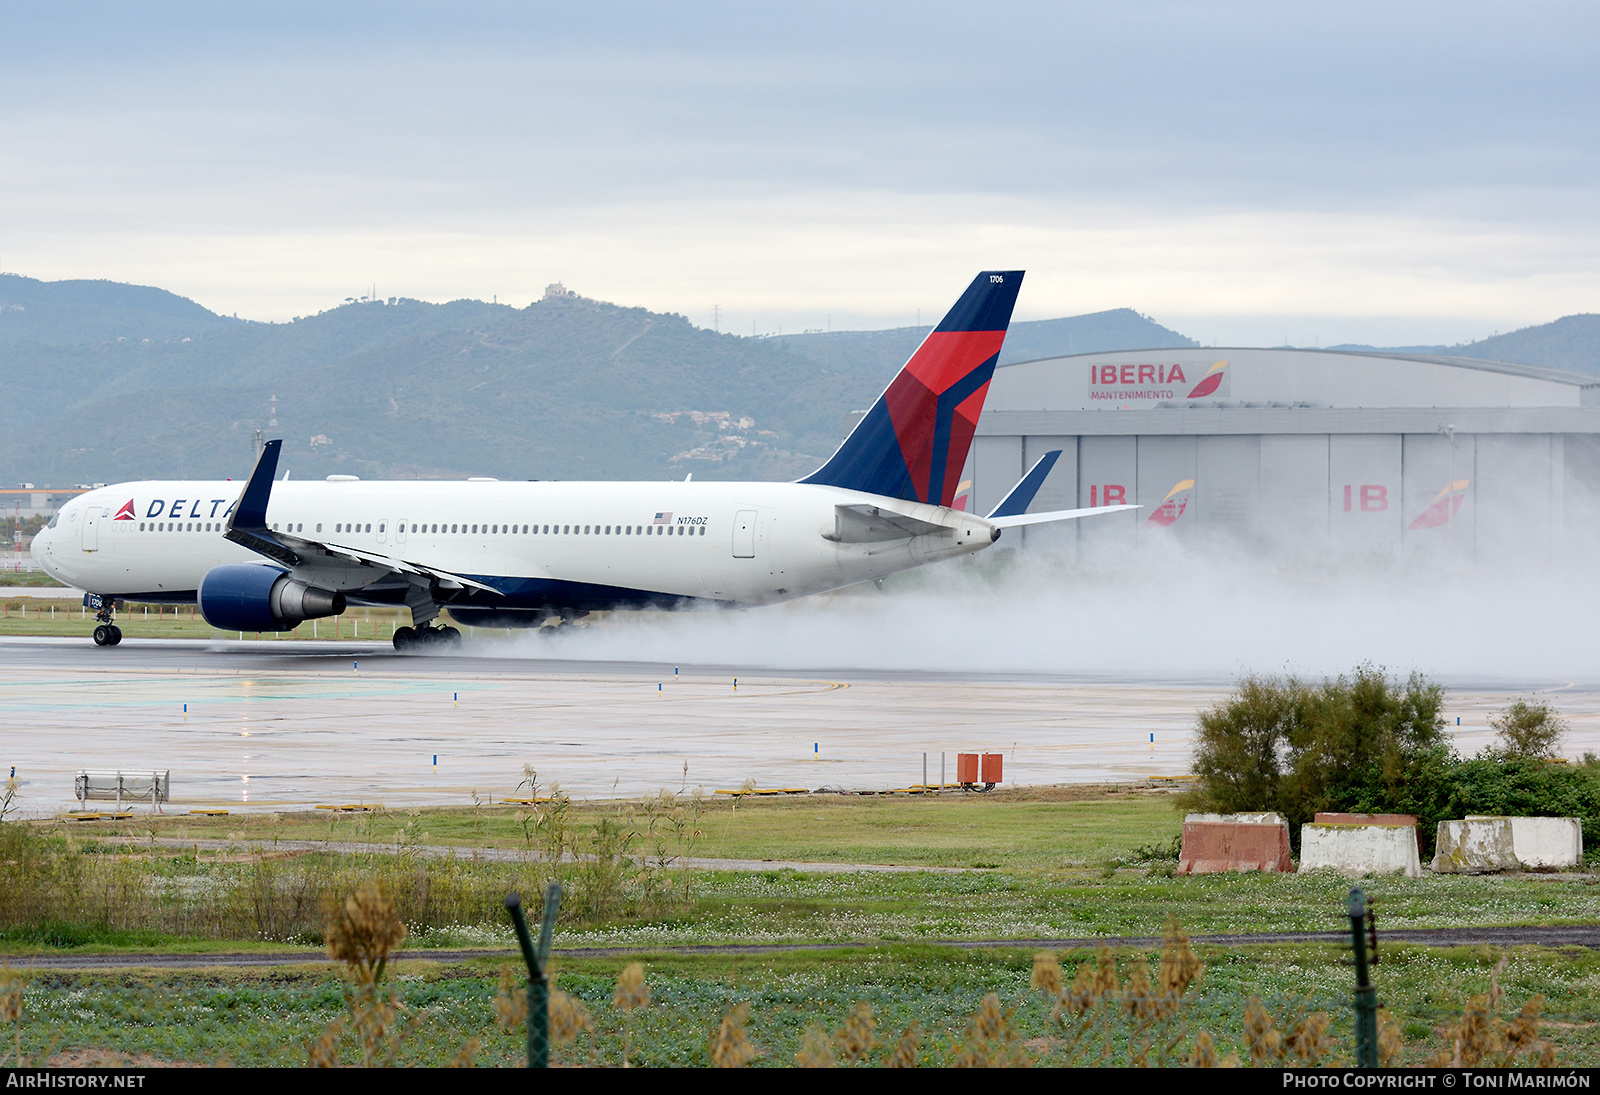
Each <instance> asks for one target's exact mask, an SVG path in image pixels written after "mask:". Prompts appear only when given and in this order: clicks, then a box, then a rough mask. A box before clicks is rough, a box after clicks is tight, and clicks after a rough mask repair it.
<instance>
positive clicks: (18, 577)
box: [0, 570, 67, 589]
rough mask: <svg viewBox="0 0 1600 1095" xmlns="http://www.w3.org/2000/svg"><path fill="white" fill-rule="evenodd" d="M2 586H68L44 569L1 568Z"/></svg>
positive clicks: (64, 587)
mask: <svg viewBox="0 0 1600 1095" xmlns="http://www.w3.org/2000/svg"><path fill="white" fill-rule="evenodd" d="M0 586H32V587H36V588H38V587H44V588H51V589H66V588H67V587H66V586H64V585H62V584H61V583H60V582H58V581H56V580H55V579H54V578H52V577H50V575H48V574H46V573H45V572H44V571H42V570H0Z"/></svg>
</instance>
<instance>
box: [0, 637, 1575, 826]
mask: <svg viewBox="0 0 1600 1095" xmlns="http://www.w3.org/2000/svg"><path fill="white" fill-rule="evenodd" d="M735 679H737V687H736V686H735ZM1231 683H1232V682H1231V681H1230V680H1228V679H1221V678H1219V679H1211V680H1158V679H1131V678H1110V677H1095V678H1091V677H1069V676H1059V675H1053V676H1044V675H1033V676H1030V675H1004V674H995V673H965V674H960V673H954V674H953V673H915V672H905V671H880V670H864V669H863V670H852V669H844V668H841V669H836V670H820V671H819V670H806V671H803V672H802V671H795V672H786V671H782V670H774V669H771V668H763V669H758V670H749V671H748V673H747V672H746V671H743V670H741V668H740V667H738V666H730V665H720V666H707V665H700V666H690V665H685V666H677V667H674V666H666V665H656V664H647V663H637V662H631V663H624V662H602V661H581V662H580V661H558V660H551V659H544V658H537V657H500V656H495V648H493V647H492V646H487V647H484V648H481V649H480V651H479V652H478V653H477V654H476V655H475V656H471V655H469V656H456V657H426V658H424V657H398V656H396V655H394V654H393V653H392V651H391V650H390V648H389V647H388V645H387V644H367V643H348V644H342V645H335V644H330V643H327V642H321V643H314V644H313V643H290V642H260V643H256V642H243V643H238V642H225V643H203V642H188V641H180V640H144V641H139V640H128V641H126V642H124V643H123V645H122V646H121V647H119V648H116V649H114V650H102V649H98V648H96V647H94V646H92V645H91V644H89V643H87V642H86V641H84V640H81V639H72V640H67V639H6V640H0V728H3V729H0V765H3V766H4V767H0V774H3V773H4V771H5V770H6V768H9V767H10V766H13V765H14V766H15V770H16V776H17V779H18V782H19V791H18V795H17V805H18V807H20V808H21V810H22V811H23V812H24V813H27V814H35V815H37V814H48V813H51V812H54V811H57V810H60V809H63V808H66V807H69V806H71V805H72V804H73V800H72V784H73V775H74V774H75V773H76V772H77V770H78V769H80V768H88V769H91V770H111V769H117V768H121V769H123V770H125V771H146V772H148V771H150V770H152V769H157V770H170V771H171V773H172V787H173V798H174V802H173V805H172V806H170V807H169V808H168V809H169V810H172V809H188V808H193V807H200V806H222V807H226V808H229V809H232V810H238V809H284V808H305V807H309V806H314V805H321V804H337V803H350V802H382V803H385V804H387V805H390V806H403V805H420V804H469V803H471V802H472V801H473V798H474V796H477V797H478V798H480V799H484V800H498V799H500V798H503V797H508V796H511V795H513V794H514V793H515V792H516V789H517V785H518V783H519V782H520V781H521V780H522V779H523V768H524V766H525V765H531V766H532V767H533V768H534V769H535V770H536V771H537V772H538V777H539V780H540V781H541V783H547V782H548V781H551V780H556V781H559V782H560V784H561V786H562V787H563V788H564V789H566V790H567V791H568V792H569V793H571V794H573V795H574V796H577V797H584V798H589V797H611V796H621V795H639V794H648V793H654V792H655V791H657V790H659V789H662V788H666V789H669V790H673V791H680V790H686V789H687V790H692V789H694V788H695V787H702V788H704V789H705V790H706V791H708V792H710V791H713V790H716V789H719V788H737V787H739V786H740V785H741V784H742V783H744V782H745V781H746V780H753V781H754V783H755V785H756V786H758V787H807V788H817V787H824V786H827V787H838V788H845V789H852V790H880V789H886V788H894V787H904V786H907V785H908V784H912V783H920V782H921V780H922V755H923V753H924V752H927V753H928V754H929V771H928V775H929V777H930V779H931V780H937V779H938V778H939V755H940V753H941V752H943V753H945V754H946V758H947V760H946V763H947V770H946V774H947V777H948V778H950V779H954V776H955V754H956V753H957V752H972V751H982V752H999V753H1002V754H1003V755H1004V758H1005V782H1006V783H1013V784H1017V783H1020V784H1048V783H1082V782H1107V781H1126V780H1137V779H1143V778H1147V777H1149V776H1152V775H1177V774H1180V773H1182V772H1184V771H1185V770H1186V769H1187V767H1188V760H1189V753H1190V749H1191V744H1192V737H1191V735H1192V730H1193V725H1194V719H1195V714H1196V712H1197V711H1198V710H1200V709H1202V708H1204V707H1206V706H1208V705H1210V704H1212V703H1214V702H1216V701H1217V700H1219V699H1221V698H1223V697H1224V696H1225V695H1226V694H1227V693H1228V691H1229V688H1230V686H1231ZM1446 683H1447V684H1449V685H1450V686H1451V691H1450V705H1449V713H1450V719H1451V722H1452V724H1453V723H1454V721H1455V719H1456V718H1458V717H1459V718H1460V719H1461V729H1460V731H1459V732H1458V734H1459V747H1460V748H1461V749H1462V751H1463V752H1468V753H1470V752H1474V751H1476V750H1477V749H1478V748H1480V747H1481V746H1482V745H1483V744H1485V743H1487V742H1488V740H1489V737H1490V731H1489V729H1488V727H1487V718H1488V716H1489V715H1490V714H1491V713H1492V712H1493V711H1495V710H1497V709H1498V708H1499V707H1502V706H1503V705H1504V704H1505V702H1506V701H1507V699H1508V698H1509V697H1510V696H1513V695H1519V694H1528V693H1530V692H1535V691H1548V690H1553V691H1551V693H1550V695H1549V697H1548V698H1550V699H1551V700H1552V701H1553V702H1555V704H1556V705H1557V706H1558V707H1559V708H1560V709H1561V710H1562V712H1563V714H1564V715H1565V716H1566V717H1567V718H1568V719H1569V720H1570V721H1571V722H1572V724H1573V733H1572V735H1571V736H1570V738H1569V740H1568V743H1567V751H1568V752H1569V753H1571V754H1573V755H1577V754H1579V753H1581V752H1583V751H1585V750H1597V751H1600V684H1580V683H1577V682H1569V681H1561V680H1545V681H1463V682H1448V681H1447V682H1446ZM185 705H187V711H185ZM1452 730H1453V731H1454V730H1455V728H1454V726H1453V725H1452ZM1152 735H1153V738H1154V740H1153V741H1152Z"/></svg>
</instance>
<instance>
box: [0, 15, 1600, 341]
mask: <svg viewBox="0 0 1600 1095" xmlns="http://www.w3.org/2000/svg"><path fill="white" fill-rule="evenodd" d="M1597 24H1600V13H1597V12H1596V10H1595V9H1593V8H1591V7H1588V6H1583V5H1570V4H1551V5H1540V6H1538V7H1536V8H1531V9H1530V8H1527V7H1526V6H1516V5H1496V4H1480V5H1470V4H1469V5H1464V6H1463V5H1451V6H1448V7H1447V6H1443V5H1436V4H1425V5H1417V6H1408V7H1405V8H1400V9H1396V8H1394V7H1393V6H1392V5H1390V6H1379V5H1365V6H1361V5H1358V6H1356V7H1350V6H1345V7H1341V8H1338V9H1306V8H1294V7H1283V6H1281V5H1277V6H1274V5H1265V4H1222V5H1192V4H1142V5H1117V6H1114V7H1108V6H1106V5H1088V4H1080V5H1070V4H1069V5H1043V4H1040V5H1026V4H1025V5H1020V6H1014V7H1009V8H1007V9H1006V10H1005V11H1004V12H992V13H987V14H986V15H985V16H983V17H982V18H974V16H973V12H972V10H971V8H970V6H968V5H934V6H924V5H918V6H916V7H904V8H902V7H890V6H884V7H869V8H863V7H862V6H860V5H808V6H807V7H805V8H803V9H801V8H794V9H783V8H775V7H770V6H756V7H750V6H738V5H698V6H692V7H682V6H674V7H660V6H653V5H644V4H617V5H598V6H591V5H585V6H582V7H574V6H570V5H569V6H565V7H562V6H556V5H550V6H544V7H523V6H520V5H481V6H471V7H457V6H451V7H449V8H433V7H425V6H420V5H405V4H401V5H383V6H370V7H362V6H350V7H345V6H341V7H340V8H338V9H337V10H330V11H324V10H321V9H316V8H311V7H306V6H297V5H289V6H273V7H272V8H271V9H264V10H254V9H250V10H246V9H220V8H216V9H214V8H209V7H204V6H201V7H193V6H189V5H166V6H163V5H156V6H154V7H143V6H142V7H140V8H139V9H137V10H135V9H125V8H122V7H119V6H115V5H109V6H105V7H102V8H76V7H75V8H72V9H55V8H49V7H44V8H40V9H37V10H34V9H29V10H28V11H26V12H24V13H20V14H18V15H17V16H16V17H15V19H14V21H8V33H7V36H6V39H5V41H4V42H3V43H0V60H3V62H4V63H3V64H0V95H3V96H4V100H5V101H6V103H7V104H8V110H7V113H6V115H5V116H4V118H0V143H3V145H4V147H5V148H6V149H7V154H6V156H5V157H4V159H0V185H3V186H4V188H5V191H6V193H7V196H8V203H7V205H8V208H7V211H6V213H5V214H4V215H3V217H0V251H3V255H4V261H5V265H6V267H7V268H9V269H14V270H19V271H23V272H27V273H32V274H36V275H41V276H69V275H70V276H115V277H122V278H130V279H132V280H140V281H146V282H149V281H156V280H161V281H162V283H163V284H168V285H171V286H173V287H174V288H181V290H182V291H185V292H191V293H192V294H193V295H195V296H196V297H197V298H198V299H201V300H202V301H205V302H207V303H210V304H211V305H212V306H213V307H217V308H219V309H221V310H225V311H233V310H236V309H237V310H239V311H241V312H243V313H245V314H248V315H256V316H259V317H261V318H285V317H286V316H287V315H289V314H294V313H296V312H303V311H308V310H313V306H325V305H326V304H329V303H332V302H333V301H335V300H338V299H342V297H343V296H345V295H348V292H349V288H350V286H351V285H353V284H365V283H368V282H370V280H371V278H372V275H373V274H374V273H376V272H379V271H382V272H384V273H386V274H387V275H389V276H390V278H391V279H392V280H393V281H395V282H397V283H404V284H397V285H396V291H397V292H404V293H407V294H408V295H417V296H429V297H432V298H435V299H440V298H449V297H453V296H458V295H462V294H463V293H472V294H482V293H483V292H485V291H486V290H485V286H486V284H495V285H501V286H504V287H505V288H504V289H503V290H502V291H501V292H502V296H503V297H505V296H514V295H517V294H520V295H522V296H529V297H531V296H533V295H536V293H537V289H538V288H539V287H542V285H543V283H544V282H545V281H548V280H551V279H552V278H554V277H557V276H566V277H568V278H569V279H570V280H577V275H574V274H573V273H572V272H573V271H577V272H578V275H581V276H582V277H583V278H584V280H585V285H586V288H587V289H589V290H590V291H592V292H594V293H596V294H597V295H611V296H615V297H618V298H626V299H627V300H628V301H629V302H630V303H651V304H653V305H654V306H656V307H666V308H674V309H677V310H680V311H685V312H688V313H690V314H695V313H696V312H697V311H699V310H709V305H710V304H711V303H712V302H713V301H717V302H719V303H721V304H722V305H723V306H724V307H729V308H732V309H733V310H735V311H741V312H745V313H748V314H749V315H750V316H751V317H752V318H755V319H757V321H758V324H759V321H760V317H761V314H762V313H763V312H765V313H766V314H767V315H768V316H769V317H771V318H772V320H773V324H772V325H775V324H776V322H777V321H778V315H779V313H781V314H782V316H783V317H784V318H785V319H786V320H787V321H788V322H790V323H791V324H801V323H804V324H805V325H808V326H809V325H820V323H816V324H813V323H811V322H810V320H812V319H815V320H818V321H820V320H821V319H822V315H823V314H826V313H830V312H838V313H841V314H845V313H850V314H853V315H854V316H856V317H858V318H859V319H860V321H861V322H863V323H876V322H902V321H904V319H905V317H904V316H903V314H902V313H906V312H914V309H915V308H916V307H919V306H920V307H925V308H931V307H940V306H942V305H943V303H944V298H945V296H946V295H947V290H946V289H945V285H946V283H947V279H948V277H949V275H947V274H946V272H945V271H946V269H947V268H948V269H959V270H961V271H963V272H966V271H969V270H970V269H972V268H973V267H974V265H976V266H979V267H981V266H985V265H993V264H996V263H997V261H998V260H997V259H996V258H994V257H993V256H995V255H996V254H997V253H998V254H1000V255H1001V256H1003V257H1004V263H1005V264H1006V265H1010V264H1012V263H1014V262H1016V261H1017V259H1016V258H1014V257H1013V256H1016V255H1019V254H1020V255H1021V256H1022V257H1024V258H1027V259H1028V260H1029V261H1030V262H1031V263H1032V265H1033V266H1034V267H1035V269H1036V270H1038V271H1039V272H1040V273H1041V275H1046V274H1047V272H1057V273H1059V275H1060V276H1059V277H1058V278H1057V282H1058V285H1059V287H1058V288H1057V289H1055V290H1053V291H1052V293H1051V294H1050V295H1048V296H1033V297H1031V298H1030V299H1027V300H1025V301H1024V307H1025V308H1029V307H1036V308H1037V312H1036V313H1034V314H1038V315H1054V314H1060V313H1062V312H1064V311H1074V310H1077V311H1083V310H1089V309H1091V308H1095V307H1104V306H1114V305H1134V306H1137V307H1139V308H1141V309H1143V310H1146V311H1152V312H1159V311H1162V310H1170V311H1173V312H1174V313H1181V314H1230V313H1252V314H1253V313H1262V312H1267V313H1271V312H1278V311H1285V312H1307V311H1309V312H1321V313H1329V314H1335V313H1341V314H1360V313H1363V312H1374V313H1379V314H1407V315H1432V316H1438V315H1465V314H1472V313H1476V312H1481V311H1482V310H1483V309H1484V308H1485V307H1486V305H1485V303H1484V302H1485V301H1486V300H1493V301H1494V302H1495V304H1494V305H1493V310H1494V311H1495V320H1496V321H1497V322H1499V323H1502V324H1503V323H1506V322H1511V321H1515V320H1523V321H1530V322H1531V321H1535V320H1543V319H1548V318H1551V316H1552V315H1553V314H1554V310H1559V309H1569V310H1579V309H1580V308H1581V307H1583V306H1584V304H1582V303H1576V304H1569V303H1568V302H1584V301H1588V300H1592V298H1593V296H1594V293H1595V289H1596V279H1595V271H1594V268H1593V265H1592V263H1590V262H1589V261H1587V260H1585V259H1583V258H1582V257H1581V256H1586V255H1593V254H1595V253H1596V252H1597V248H1596V247H1595V244H1596V242H1597V239H1596V235H1597V232H1596V225H1595V215H1594V212H1593V210H1594V209H1595V208H1596V207H1597V206H1596V203H1595V200H1594V199H1595V187H1596V185H1597V184H1596V182H1595V180H1596V179H1597V178H1600V171H1597V170H1596V169H1597V168H1600V140H1596V138H1597V137H1600V133H1597V132H1596V128H1597V126H1600V120H1597V118H1596V116H1595V115H1594V112H1593V111H1592V110H1591V109H1590V104H1592V103H1593V102H1594V101H1595V98H1596V91H1597V90H1600V88H1597V87H1596V83H1597V81H1600V74H1597V72H1596V69H1595V66H1593V65H1592V64H1590V63H1589V58H1588V52H1589V49H1588V46H1587V43H1588V42H1590V41H1593V40H1594V37H1595V32H1596V31H1597V30H1600V25H1597ZM443 240H447V241H454V242H453V243H452V244H451V245H449V246H445V247H443V248H442V249H441V244H440V241H443ZM97 241H98V242H102V243H105V244H108V246H107V247H106V249H105V250H104V251H103V252H101V251H97V250H96V248H95V246H94V245H95V243H96V242H97ZM457 249H459V252H460V257H459V259H457V258H456V257H455V254H454V252H455V251H456V250H457ZM1202 251H1203V252H1205V255H1204V258H1205V261H1203V262H1200V261H1197V257H1198V256H1199V254H1200V253H1201V252H1202ZM474 252H475V253H476V255H477V258H476V260H474V258H473V253H474ZM673 252H676V254H677V255H678V256H679V258H678V262H677V263H676V264H673V263H671V262H668V261H665V260H664V258H663V256H666V255H668V254H670V253H673ZM101 253H103V254H104V255H105V256H106V259H105V262H106V264H107V265H108V266H110V267H111V268H110V269H95V268H94V263H95V256H96V255H97V254H101ZM930 253H932V254H938V255H942V256H943V257H944V259H945V261H944V262H943V263H941V264H940V265H939V267H938V269H937V277H935V276H932V275H933V273H934V271H930V270H929V268H928V267H927V265H926V264H927V256H928V255H929V254H930ZM979 254H981V255H982V256H983V257H981V258H975V257H974V256H977V255H979ZM141 256H142V257H141ZM758 256H759V261H758ZM1035 256H1036V257H1035ZM868 263H870V264H871V265H870V266H868V265H865V264H868ZM535 266H536V267H537V269H534V267H535ZM363 267H365V269H363ZM519 269H520V271H521V274H520V279H513V278H512V277H511V276H510V273H511V271H513V270H519ZM1080 271H1081V272H1082V273H1080ZM319 273H321V274H322V277H323V278H324V279H325V280H326V282H327V284H319V283H318V275H319ZM924 273H927V274H928V275H929V276H926V277H924V276H923V275H924ZM157 274H159V275H160V278H159V279H158V278H157V277H156V276H155V275H157ZM1048 281H1049V277H1048V276H1041V277H1040V278H1037V279H1036V280H1035V281H1034V282H1032V283H1031V285H1030V292H1031V293H1039V292H1041V291H1042V288H1043V286H1044V285H1045V284H1046V283H1047V282H1048ZM334 282H337V285H334V284H332V283H334ZM512 283H514V284H515V285H516V288H512ZM863 284H864V285H865V289H866V293H867V299H865V300H864V299H863V298H862V296H861V291H862V289H863ZM297 286H299V288H296V287H297ZM883 286H897V287H899V288H898V289H896V291H895V292H896V293H898V297H897V298H896V299H889V298H890V296H891V295H892V294H890V293H888V292H886V291H884V290H883V288H882V287H883ZM1079 286H1084V287H1089V288H1098V289H1100V292H1099V293H1098V294H1096V293H1093V292H1086V291H1084V289H1081V288H1079ZM1112 290H1115V291H1116V294H1117V296H1116V299H1112ZM488 291H491V292H492V291H495V290H494V289H489V290H488ZM786 302H787V303H786ZM1541 302H1543V303H1541ZM1358 336H1359V332H1344V333H1341V334H1340V335H1339V336H1336V337H1358Z"/></svg>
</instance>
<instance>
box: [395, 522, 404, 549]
mask: <svg viewBox="0 0 1600 1095" xmlns="http://www.w3.org/2000/svg"><path fill="white" fill-rule="evenodd" d="M394 542H395V543H397V544H403V543H405V542H406V519H405V518H404V517H402V518H400V520H398V521H396V522H395V523H394Z"/></svg>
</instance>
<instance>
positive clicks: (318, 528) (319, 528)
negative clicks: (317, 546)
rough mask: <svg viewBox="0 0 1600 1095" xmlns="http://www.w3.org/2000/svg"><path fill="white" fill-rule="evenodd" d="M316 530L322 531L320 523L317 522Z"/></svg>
mask: <svg viewBox="0 0 1600 1095" xmlns="http://www.w3.org/2000/svg"><path fill="white" fill-rule="evenodd" d="M317 531H318V532H321V531H322V525H321V524H318V525H317Z"/></svg>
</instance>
